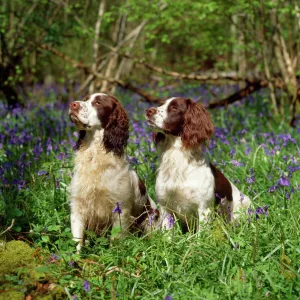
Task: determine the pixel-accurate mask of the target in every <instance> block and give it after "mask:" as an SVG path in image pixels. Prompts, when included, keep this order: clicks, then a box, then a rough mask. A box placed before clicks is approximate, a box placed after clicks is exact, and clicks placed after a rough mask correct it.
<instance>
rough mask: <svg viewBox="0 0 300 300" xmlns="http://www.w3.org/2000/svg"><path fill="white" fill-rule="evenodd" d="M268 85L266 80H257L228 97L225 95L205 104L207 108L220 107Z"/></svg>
mask: <svg viewBox="0 0 300 300" xmlns="http://www.w3.org/2000/svg"><path fill="white" fill-rule="evenodd" d="M267 86H268V82H267V81H257V82H255V83H249V84H248V85H247V86H246V87H245V88H243V89H241V90H239V91H237V92H236V93H234V94H232V95H231V96H229V97H226V98H224V99H222V100H219V101H217V102H213V103H210V104H208V105H207V106H206V108H208V109H213V108H216V107H222V106H227V105H229V104H232V103H234V102H237V101H240V100H242V99H243V98H245V97H246V96H249V95H250V94H252V93H254V92H256V91H258V90H260V89H262V88H264V87H267Z"/></svg>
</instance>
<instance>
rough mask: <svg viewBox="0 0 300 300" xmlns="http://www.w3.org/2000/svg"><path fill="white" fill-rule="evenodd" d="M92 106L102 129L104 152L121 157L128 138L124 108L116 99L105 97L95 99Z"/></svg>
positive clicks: (127, 121) (127, 122) (127, 124)
mask: <svg viewBox="0 0 300 300" xmlns="http://www.w3.org/2000/svg"><path fill="white" fill-rule="evenodd" d="M92 105H93V106H95V107H96V109H97V113H98V117H99V119H100V121H101V123H102V126H103V128H104V137H103V144H104V147H105V149H106V151H107V152H113V153H114V154H116V155H117V156H122V155H123V154H124V149H125V147H126V145H127V140H128V138H129V120H128V116H127V114H126V112H125V110H124V108H123V107H122V106H121V104H120V103H119V101H118V100H117V99H116V98H114V97H112V96H107V95H101V96H97V97H95V99H94V100H93V102H92Z"/></svg>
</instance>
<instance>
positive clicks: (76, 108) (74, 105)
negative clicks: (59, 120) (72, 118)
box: [69, 102, 80, 112]
mask: <svg viewBox="0 0 300 300" xmlns="http://www.w3.org/2000/svg"><path fill="white" fill-rule="evenodd" d="M69 107H70V109H71V110H72V111H74V112H78V111H79V108H80V104H79V103H78V102H71V103H70V105H69Z"/></svg>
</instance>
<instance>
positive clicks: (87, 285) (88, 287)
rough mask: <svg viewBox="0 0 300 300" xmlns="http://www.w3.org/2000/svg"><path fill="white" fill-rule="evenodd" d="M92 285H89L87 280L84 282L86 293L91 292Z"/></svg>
mask: <svg viewBox="0 0 300 300" xmlns="http://www.w3.org/2000/svg"><path fill="white" fill-rule="evenodd" d="M90 288H91V287H90V284H89V282H88V281H87V280H85V281H84V282H83V289H84V290H85V291H86V292H88V291H89V290H90Z"/></svg>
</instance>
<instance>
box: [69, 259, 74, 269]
mask: <svg viewBox="0 0 300 300" xmlns="http://www.w3.org/2000/svg"><path fill="white" fill-rule="evenodd" d="M68 265H69V267H70V268H74V266H75V261H73V260H70V261H69V262H68Z"/></svg>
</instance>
